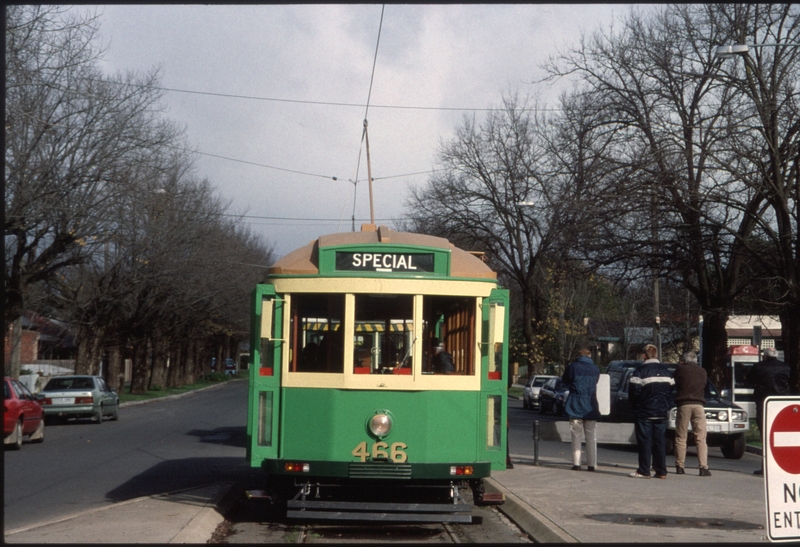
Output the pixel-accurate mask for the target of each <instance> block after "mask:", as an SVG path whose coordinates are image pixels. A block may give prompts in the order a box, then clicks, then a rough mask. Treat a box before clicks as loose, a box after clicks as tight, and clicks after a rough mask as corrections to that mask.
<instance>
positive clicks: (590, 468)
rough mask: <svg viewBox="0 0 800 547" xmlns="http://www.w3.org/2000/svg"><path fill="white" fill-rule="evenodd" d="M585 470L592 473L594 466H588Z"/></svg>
mask: <svg viewBox="0 0 800 547" xmlns="http://www.w3.org/2000/svg"><path fill="white" fill-rule="evenodd" d="M586 470H587V471H594V466H592V465H590V466H589V467H587V468H586Z"/></svg>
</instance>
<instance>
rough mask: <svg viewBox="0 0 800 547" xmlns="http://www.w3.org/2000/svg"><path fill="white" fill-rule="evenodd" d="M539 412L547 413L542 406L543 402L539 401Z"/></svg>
mask: <svg viewBox="0 0 800 547" xmlns="http://www.w3.org/2000/svg"><path fill="white" fill-rule="evenodd" d="M539 414H547V410H545V408H544V402H542V401H539Z"/></svg>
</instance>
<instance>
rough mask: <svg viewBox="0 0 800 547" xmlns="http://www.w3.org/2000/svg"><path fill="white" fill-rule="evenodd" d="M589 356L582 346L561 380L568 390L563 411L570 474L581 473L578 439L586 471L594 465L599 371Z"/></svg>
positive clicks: (589, 352)
mask: <svg viewBox="0 0 800 547" xmlns="http://www.w3.org/2000/svg"><path fill="white" fill-rule="evenodd" d="M591 355H592V352H591V351H590V350H589V348H588V347H586V346H584V347H583V348H581V350H580V351H579V352H578V358H577V359H575V360H574V361H573V362H572V363H570V364H569V365H568V366H567V369H566V370H565V371H564V376H563V377H562V378H561V379H562V380H564V383H565V384H567V386H569V397H567V403H566V405H565V406H564V410H565V411H566V413H567V416H569V432H570V434H571V436H572V464H573V465H572V470H573V471H580V470H581V436H583V437H585V438H586V459H587V462H586V463H587V464H588V466H589V467H588V469H589V471H594V468H595V466H596V465H597V433H596V432H597V420H598V419H599V418H600V410H599V406H598V404H597V380H598V379H599V378H600V369H599V368H597V366H595V364H594V362H593V361H592V359H591Z"/></svg>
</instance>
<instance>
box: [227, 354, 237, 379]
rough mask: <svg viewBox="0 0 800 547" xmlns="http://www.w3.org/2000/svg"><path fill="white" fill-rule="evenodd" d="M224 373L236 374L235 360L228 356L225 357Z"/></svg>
mask: <svg viewBox="0 0 800 547" xmlns="http://www.w3.org/2000/svg"><path fill="white" fill-rule="evenodd" d="M225 374H229V375H231V376H232V375H234V374H236V361H234V360H233V359H231V358H230V357H228V358H227V359H225Z"/></svg>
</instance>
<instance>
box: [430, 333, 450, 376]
mask: <svg viewBox="0 0 800 547" xmlns="http://www.w3.org/2000/svg"><path fill="white" fill-rule="evenodd" d="M433 351H434V354H433V361H432V362H431V369H432V370H433V372H434V373H436V374H452V373H454V372H455V371H456V366H455V365H454V364H453V356H452V355H450V354H449V353H448V352H446V351H445V350H444V342H442V341H440V340H439V339H438V338H434V339H433Z"/></svg>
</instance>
